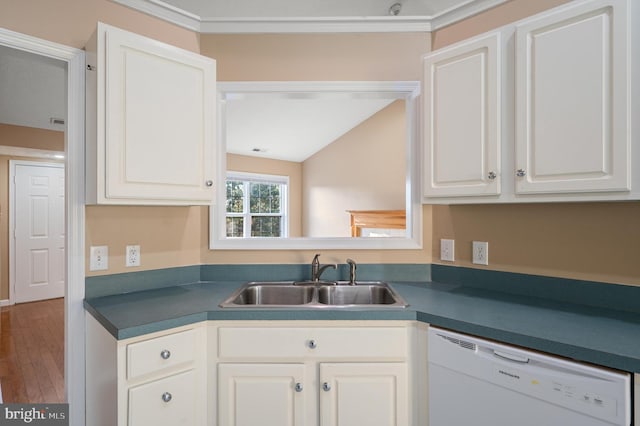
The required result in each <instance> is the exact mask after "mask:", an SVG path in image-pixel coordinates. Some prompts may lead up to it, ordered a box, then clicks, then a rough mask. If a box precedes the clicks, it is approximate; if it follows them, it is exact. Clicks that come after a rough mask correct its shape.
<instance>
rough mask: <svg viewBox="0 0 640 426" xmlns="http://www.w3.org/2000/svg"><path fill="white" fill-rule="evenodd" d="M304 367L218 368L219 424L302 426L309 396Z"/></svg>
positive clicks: (234, 366)
mask: <svg viewBox="0 0 640 426" xmlns="http://www.w3.org/2000/svg"><path fill="white" fill-rule="evenodd" d="M310 394H312V395H317V391H316V390H315V389H313V388H312V387H311V386H308V385H307V383H306V381H305V367H304V364H218V424H220V425H225V426H297V425H299V426H302V425H303V424H304V416H305V409H309V408H308V407H307V405H311V404H305V399H307V398H309V396H308V395H310Z"/></svg>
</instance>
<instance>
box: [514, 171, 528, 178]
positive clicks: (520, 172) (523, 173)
mask: <svg viewBox="0 0 640 426" xmlns="http://www.w3.org/2000/svg"><path fill="white" fill-rule="evenodd" d="M526 174H527V172H525V171H524V169H518V170H516V176H518V177H524V175H526Z"/></svg>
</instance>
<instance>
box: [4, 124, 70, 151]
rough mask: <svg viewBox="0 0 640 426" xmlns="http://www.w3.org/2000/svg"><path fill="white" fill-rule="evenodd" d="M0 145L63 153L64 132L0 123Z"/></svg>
mask: <svg viewBox="0 0 640 426" xmlns="http://www.w3.org/2000/svg"><path fill="white" fill-rule="evenodd" d="M0 145H5V146H16V147H20V148H33V149H46V150H50V151H64V132H57V131H54V130H45V129H35V128H33V127H23V126H12V125H10V124H2V123H0Z"/></svg>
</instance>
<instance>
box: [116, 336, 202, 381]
mask: <svg viewBox="0 0 640 426" xmlns="http://www.w3.org/2000/svg"><path fill="white" fill-rule="evenodd" d="M195 353H196V332H195V330H187V331H182V332H180V333H175V334H169V335H167V336H162V337H157V338H155V339H151V340H145V341H143V342H137V343H132V344H130V345H127V378H128V379H133V378H136V377H139V376H142V375H144V374H148V373H153V372H156V371H160V370H163V369H165V368H169V367H175V366H177V365H180V364H184V363H189V362H192V361H193V360H194V358H195Z"/></svg>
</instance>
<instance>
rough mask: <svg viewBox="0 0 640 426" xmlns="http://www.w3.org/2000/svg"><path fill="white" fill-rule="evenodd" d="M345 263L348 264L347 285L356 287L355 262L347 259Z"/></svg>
mask: <svg viewBox="0 0 640 426" xmlns="http://www.w3.org/2000/svg"><path fill="white" fill-rule="evenodd" d="M347 263H348V264H349V285H356V262H355V260H351V259H347Z"/></svg>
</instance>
